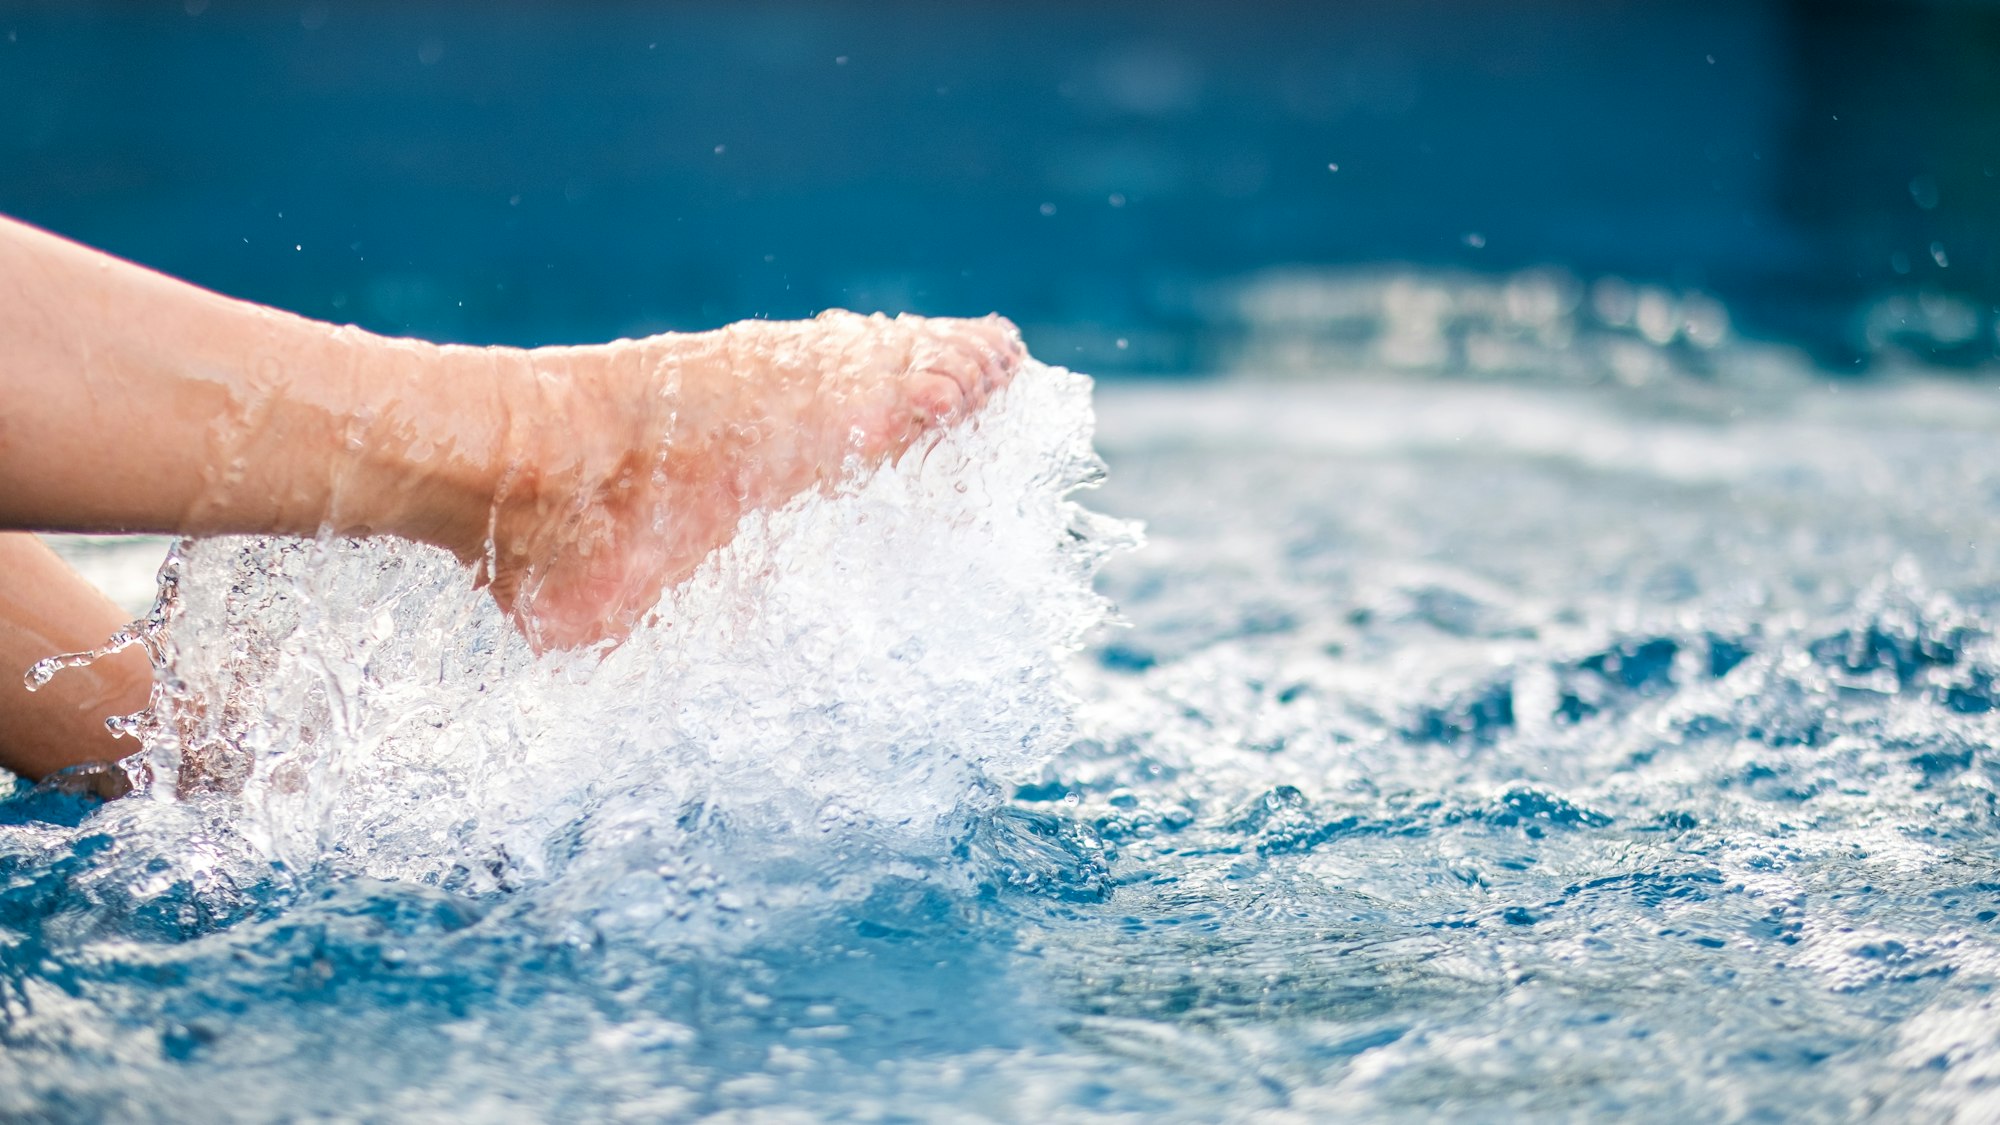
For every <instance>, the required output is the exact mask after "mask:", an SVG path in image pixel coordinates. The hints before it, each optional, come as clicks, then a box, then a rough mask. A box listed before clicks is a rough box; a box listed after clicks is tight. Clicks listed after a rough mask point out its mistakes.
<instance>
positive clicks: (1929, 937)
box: [0, 346, 2000, 1121]
mask: <svg viewBox="0 0 2000 1125" xmlns="http://www.w3.org/2000/svg"><path fill="white" fill-rule="evenodd" d="M1712 358H1713V359H1714V362H1715V363H1716V364H1717V365H1718V368H1719V369H1722V370H1723V371H1724V372H1725V373H1726V374H1727V375H1728V378H1721V377H1718V378H1717V379H1716V380H1713V381H1709V380H1707V379H1705V378H1686V379H1679V381H1675V382H1671V383H1661V382H1657V381H1653V382H1647V383H1646V384H1645V385H1644V386H1643V387H1622V388H1619V389H1609V388H1596V389H1590V390H1583V389H1578V388H1569V389H1566V390H1554V389H1551V388H1549V387H1547V386H1545V385H1543V386H1536V385H1528V384H1520V383H1516V384H1499V385H1469V384H1467V383H1464V382H1457V383H1448V382H1435V383H1433V382H1418V383H1409V382H1405V383H1398V384H1379V383H1377V384H1371V383H1365V382H1344V383H1338V384H1335V385H1333V386H1326V385H1323V384H1322V385H1302V384H1298V383H1290V384H1285V385H1272V384H1263V385H1258V384H1250V383H1242V382H1237V383H1215V384H1207V385H1201V386H1193V387H1174V388H1167V387H1158V386H1154V387H1143V388H1113V389H1112V390H1111V391H1110V392H1108V393H1106V394H1104V395H1102V396H1100V399H1099V401H1098V403H1097V407H1098V408H1099V409H1100V410H1101V412H1102V419H1103V423H1104V426H1103V431H1102V439H1101V440H1102V442H1103V445H1104V448H1105V450H1106V453H1107V456H1108V457H1109V459H1110V462H1111V464H1112V465H1113V467H1114V469H1115V472H1114V474H1113V476H1112V479H1111V480H1110V484H1109V487H1108V488H1107V489H1106V490H1105V491H1104V492H1103V493H1101V494H1100V495H1099V497H1098V499H1097V502H1098V503H1102V504H1105V505H1106V506H1107V507H1109V508H1110V509H1111V510H1115V511H1122V512H1129V513H1131V514H1134V515H1139V516H1143V517H1145V518H1146V519H1147V521H1148V526H1149V528H1150V535H1151V538H1152V543H1151V546H1150V547H1149V549H1148V550H1146V551H1144V552H1139V553H1136V554H1133V555H1130V556H1127V557H1124V558H1120V559H1116V560H1114V561H1113V562H1112V563H1111V564H1110V565H1109V566H1108V567H1107V568H1106V569H1105V570H1104V572H1103V573H1102V575H1100V576H1099V582H1100V583H1101V585H1102V588H1103V589H1104V591H1105V592H1106V593H1108V594H1109V595H1111V596H1112V597H1113V598H1115V599H1116V601H1117V602H1118V604H1119V605H1120V606H1121V607H1122V609H1123V611H1124V612H1125V613H1126V614H1127V615H1129V616H1130V617H1131V619H1132V621H1133V627H1132V628H1130V629H1127V630H1120V631H1117V632H1107V633H1105V634H1102V635H1099V636H1098V637H1097V638H1096V639H1095V640H1093V641H1090V642H1088V643H1086V645H1085V647H1084V649H1083V651H1082V653H1081V654H1079V655H1078V656H1077V657H1075V658H1072V659H1069V660H1067V661H1065V660H1064V658H1063V654H1064V653H1065V652H1066V651H1068V650H1069V649H1070V648H1071V647H1072V646H1074V645H1075V644H1076V643H1077V641H1078V638H1079V636H1080V631H1081V630H1083V629H1084V628H1085V627H1086V626H1087V625H1088V623H1089V622H1091V621H1093V620H1095V619H1096V618H1097V617H1098V616H1099V615H1100V613H1101V608H1102V603H1100V602H1099V601H1098V600H1097V598H1096V596H1095V595H1094V594H1092V593H1091V592H1090V591H1089V589H1088V578H1089V574H1090V571H1091V570H1092V568H1093V567H1094V566H1095V565H1096V563H1097V562H1098V561H1100V560H1101V558H1102V555H1103V553H1104V552H1105V551H1107V550H1109V549H1111V548H1112V547H1113V546H1115V545H1117V544H1119V543H1122V542H1125V541H1128V534H1129V533H1128V532H1127V531H1126V530H1125V529H1124V528H1123V527H1122V526H1120V525H1116V524H1107V523H1104V522H1101V521H1099V520H1098V519H1096V518H1095V517H1091V516H1088V515H1086V514H1084V513H1081V512H1080V511H1078V510H1076V509H1074V508H1073V507H1071V506H1069V505H1067V503H1066V502H1065V501H1064V500H1063V499H1062V495H1063V493H1064V492H1065V491H1066V490H1067V488H1068V487H1069V486H1070V485H1072V484H1074V483H1076V482H1079V481H1081V480H1084V479H1087V478H1089V477H1091V476H1093V475H1094V474H1095V461H1094V458H1093V457H1092V456H1091V453H1090V451H1089V448H1088V442H1087V437H1088V434H1089V426H1090V421H1091V417H1090V416H1091V411H1090V408H1089V406H1088V404H1087V403H1086V402H1085V399H1084V397H1083V396H1084V391H1083V387H1082V384H1081V383H1079V382H1075V381H1073V380H1071V379H1070V378H1069V377H1067V376H1061V375H1056V374H1053V373H1050V375H1049V376H1048V378H1046V379H1035V380H1031V381H1027V382H1023V383H1020V384H1017V385H1016V387H1015V389H1014V391H1013V392H1010V397H1009V398H1007V399H1006V400H1004V401H1002V402H1001V403H999V404H998V405H997V406H996V407H995V409H994V410H993V412H991V413H989V414H987V415H986V416H984V417H982V418H981V419H980V421H979V423H978V425H977V426H976V427H972V428H968V429H966V430H964V431H961V432H957V433H954V434H953V435H952V436H951V437H950V438H949V440H948V441H947V442H946V443H945V444H943V445H942V446H940V447H939V448H938V449H937V450H935V451H933V452H932V453H930V454H929V455H928V457H927V458H926V457H925V456H923V455H921V454H916V455H913V456H911V457H910V458H907V459H905V461H904V462H903V463H902V464H901V465H900V466H899V467H897V468H896V469H894V470H892V471H884V472H882V473H879V474H877V475H876V476H875V477H873V478H871V479H869V480H867V481H862V482H857V483H856V484H855V486H853V487H851V488H849V489H846V490H844V491H843V492H842V493H841V494H840V495H839V496H837V497H831V498H827V497H814V498H810V499H806V500H802V501H800V502H799V503H798V504H796V505H794V506H793V507H791V508H788V509H786V510H785V511H783V512H779V513H775V514H773V515H771V516H769V517H760V518H759V519H756V520H753V521H751V523H750V524H749V525H747V526H746V528H745V533H744V535H743V536H742V537H740V538H739V539H738V541H737V542H736V543H735V544H734V545H733V546H732V547H731V548H730V549H729V550H728V551H726V552H724V553H723V554H721V555H718V556H717V557H716V558H714V559H712V560H710V563H709V565H708V566H707V567H706V568H705V569H704V570H703V571H702V572H701V573H700V574H699V575H698V576H697V577H696V578H695V579H694V580H693V581H692V582H691V583H690V584H689V585H688V586H687V587H686V588H685V589H682V590H680V591H678V592H677V593H676V594H675V595H674V598H673V600H672V601H671V602H670V604H669V605H668V607H667V612H666V613H665V614H663V620H662V623H661V625H660V626H659V627H657V628H654V629H651V630H649V631H646V632H643V633H642V634H641V635H639V636H638V637H635V638H634V639H633V641H632V642H631V643H629V644H628V645H627V646H626V647H625V648H623V649H620V650H618V651H616V652H614V653H612V654H610V655H609V656H608V657H604V658H603V659H601V660H600V659H599V657H598V656H596V655H590V656H577V657H568V658H554V659H549V660H536V659H535V658H534V657H532V656H531V655H530V654H529V653H528V652H527V651H526V650H525V648H523V647H522V646H521V645H520V643H519V641H518V638H516V636H515V635H514V633H513V632H512V631H511V630H509V629H508V628H507V627H506V626H505V624H504V623H503V622H502V621H501V620H500V619H499V617H498V614H497V612H496V611H495V610H494V609H493V608H492V607H491V606H490V605H489V604H488V603H487V600H486V599H485V598H483V597H482V596H481V595H479V594H477V593H475V592H473V591H471V590H469V589H467V588H466V587H465V585H464V580H463V578H462V576H459V575H457V574H456V573H455V571H454V570H453V568H452V567H451V566H450V564H449V563H447V562H446V561H445V560H443V559H441V558H439V557H437V556H435V555H433V554H432V553H430V552H426V551H421V550H416V549H412V548H407V547H401V546H394V545H388V544H366V545H362V544H351V543H270V542H253V541H229V542H223V541H218V542H210V543H204V544H200V545H197V546H194V547H192V548H189V549H188V550H187V551H186V552H185V554H184V556H183V558H182V560H181V571H180V588H179V596H178V598H177V599H176V600H174V601H173V607H174V613H176V614H178V616H172V615H169V616H168V617H167V618H166V619H165V621H164V624H163V625H162V626H161V628H162V629H164V632H163V633H162V634H160V635H159V637H158V641H159V643H160V644H161V646H162V647H161V653H162V655H163V656H164V657H166V658H167V659H168V660H169V668H170V670H171V675H169V676H167V677H166V678H165V679H164V680H163V681H162V686H161V692H162V699H161V702H160V706H159V707H157V708H155V711H154V713H153V714H152V715H150V716H149V717H148V718H147V719H146V720H145V722H144V724H143V730H144V733H145V735H146V737H147V739H148V741H147V750H146V755H145V758H144V762H145V764H146V766H147V769H148V770H149V771H150V777H151V780H150V786H151V788H150V790H149V791H148V794H147V797H148V799H142V800H127V801H119V802H112V803H110V804H106V805H103V806H102V807H101V808H97V809H96V810H95V811H91V810H90V809H89V808H88V807H87V806H84V805H81V804H78V803H74V802H70V803H65V801H66V799H65V798H63V797H62V796H61V795H60V794H54V793H47V792H43V793H36V794H27V793H25V792H24V793H23V794H20V795H17V796H16V797H15V799H13V800H12V801H7V802H0V1043H3V1044H4V1050H0V1117H21V1116H26V1117H28V1118H30V1119H44V1118H53V1119H58V1120H85V1121H88V1120H119V1121H124V1120H176V1119H186V1118H190V1117H197V1116H202V1117H213V1116H220V1117H228V1118H236V1119H243V1120H272V1119H290V1118H299V1117H314V1116H320V1117H331V1116H338V1115H345V1116H351V1117H365V1118H373V1119H380V1120H388V1121H423V1120H435V1119H440V1118H449V1119H453V1120H479V1121H511V1120H548V1119H564V1120H569V1119H584V1120H643V1121H651V1120H682V1119H709V1120H743V1119H756V1120H818V1119H827V1118H841V1119H846V1118H853V1119H880V1118H890V1117H896V1116H899V1115H900V1116H903V1117H907V1118H916V1119H947V1120H958V1119H967V1118H972V1119H999V1120H1019V1121H1045V1120H1096V1119H1110V1120H1217V1119H1242V1118H1255V1119H1260V1120H1265V1119H1268V1120H1273V1121H1293V1120H1298V1121H1308V1120H1324V1119H1329V1118H1337V1119H1342V1120H1360V1121H1383V1120H1389V1121H1395V1120H1432V1119H1435V1118H1436V1117H1438V1116H1441V1115H1444V1114H1447V1113H1449V1114H1455V1115H1459V1116H1464V1117H1467V1118H1470V1119H1474V1120H1487V1119H1501V1118H1509V1119H1511V1118H1516V1117H1522V1118H1530V1119H1552V1120H1602V1119H1607V1118H1615V1119H1639V1120H1671V1121H1678V1120H1682V1119H1685V1118H1689V1117H1693V1118H1696V1119H1703V1120H1707V1119H1752V1118H1768V1119H1781V1118H1782V1119H1807V1120H1845V1119H1852V1118H1855V1117H1858V1116H1864V1115H1866V1114H1868V1113H1876V1114H1878V1115H1883V1116H1888V1117H1894V1118H1898V1119H1903V1118H1908V1119H1945V1118H1952V1117H1956V1118H1958V1119H1960V1120H1968V1121H1976V1120H1987V1119H1991V1118H1992V1116H1993V1113H1994V1110H1995V1107H1996V1106H2000V1100H1996V1096H1995V1091H1996V1089H2000V1086H1996V1083H1995V1079H1994V1076H1995V1075H1996V1074H2000V1036H1996V1035H1995V1033H1994V1031H1993V1027H1994V1023H1993V1010H1994V1005H1993V1001H1992V996H1993V995H1994V993H1995V989H1996V987H2000V890H1996V889H1995V888H2000V859H1996V856H2000V814H1996V809H2000V803H1996V800H1995V794H1996V793H2000V759H1996V756H1995V754H1994V750H1993V748H1994V747H1995V746H1996V745H2000V686H1996V685H2000V641H1996V639H1995V638H1996V636H2000V626H1996V621H2000V560H1996V559H1995V557H1994V555H1993V552H1992V551H1991V549H1990V548H1991V534H1990V528H1991V526H1992V523H1993V520H1994V518H1995V515H1996V510H1997V509H2000V501H1996V499H1995V498H1996V497H2000V408H1996V407H1995V406H1994V405H1993V403H1992V402H1991V401H1990V398H1989V397H1988V396H1986V395H1984V394H1983V392H1981V391H1979V390H1977V389H1974V388H1968V387H1964V386H1952V385H1949V384H1946V383H1943V382H1939V381H1911V382H1908V383H1895V382H1884V383H1880V384H1875V385H1872V386H1864V385H1855V384H1842V385H1835V384H1829V383H1824V382H1816V381H1815V380H1814V377H1813V376H1812V374H1811V373H1810V372H1809V371H1808V370H1805V369H1803V368H1797V369H1787V370H1785V371H1783V372H1782V374H1783V375H1784V376H1785V377H1784V378H1783V379H1780V380H1776V381H1767V380H1761V379H1758V378H1754V377H1752V376H1754V375H1755V373H1756V372H1757V371H1758V370H1761V369H1762V365H1765V364H1768V363H1770V362H1772V359H1771V357H1770V356H1769V355H1768V354H1766V353H1752V354H1739V353H1737V352H1736V351H1733V350H1732V349H1731V348H1729V347H1727V346H1723V347H1718V348H1717V349H1716V351H1715V352H1714V354H1713V357H1712ZM1662 378H1665V376H1662ZM1613 385H1614V386H1615V382H1614V384H1613ZM1836 386H1837V389H1835V388H1836ZM961 488H963V491H961V490H960V489H961ZM172 573H173V572H172V571H171V569H170V571H169V577H172ZM1072 691H1074V693H1075V699H1074V700H1072V699H1071V697H1070V693H1071V692H1072ZM218 700H220V701H222V702H221V703H220V704H218V703H217V702H216V701H218Z"/></svg>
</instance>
